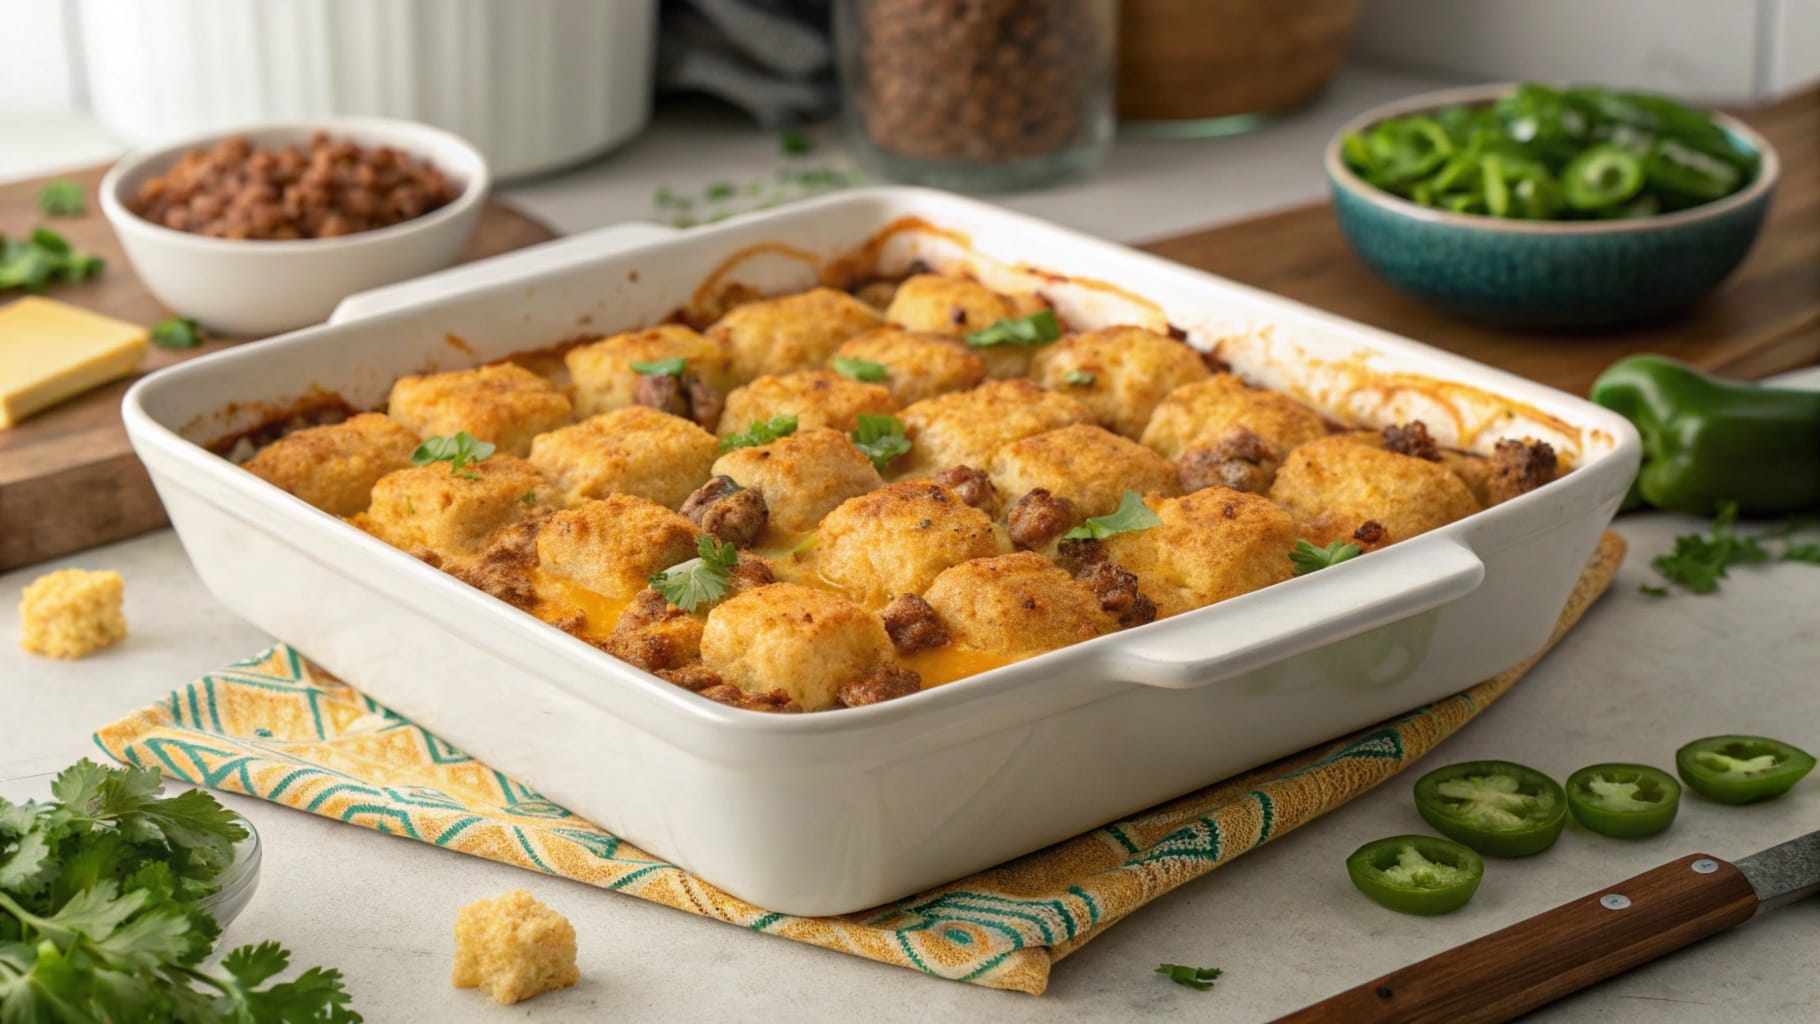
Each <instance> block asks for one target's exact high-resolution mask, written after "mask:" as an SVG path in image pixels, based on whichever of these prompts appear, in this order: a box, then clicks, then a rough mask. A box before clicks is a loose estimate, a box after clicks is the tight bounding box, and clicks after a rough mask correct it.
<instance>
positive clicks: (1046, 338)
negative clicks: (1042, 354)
mask: <svg viewBox="0 0 1820 1024" xmlns="http://www.w3.org/2000/svg"><path fill="white" fill-rule="evenodd" d="M1061 336H1062V325H1061V322H1060V321H1058V320H1056V318H1055V314H1054V313H1053V312H1051V311H1050V310H1047V309H1045V310H1041V311H1039V312H1036V313H1032V314H1030V315H1029V316H1019V317H1012V318H1010V319H1008V320H1000V321H999V322H998V323H995V324H993V325H992V326H991V327H986V328H983V329H981V330H977V331H974V332H973V333H971V334H969V335H967V344H969V345H971V346H973V347H974V348H992V347H993V346H995V345H1046V344H1048V343H1049V342H1052V341H1054V340H1055V339H1057V338H1059V337H1061Z"/></svg>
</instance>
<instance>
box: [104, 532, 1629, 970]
mask: <svg viewBox="0 0 1820 1024" xmlns="http://www.w3.org/2000/svg"><path fill="white" fill-rule="evenodd" d="M1623 555H1624V542H1623V541H1622V540H1621V539H1620V538H1619V537H1618V536H1617V535H1616V534H1611V533H1608V534H1606V535H1605V537H1604V539H1603V540H1602V541H1601V543H1600V545H1599V548H1598V551H1597V552H1596V553H1595V554H1594V556H1593V559H1592V561H1591V563H1589V564H1588V566H1587V568H1586V572H1585V574H1584V575H1582V576H1581V577H1580V581H1579V584H1578V585H1577V586H1576V587H1575V588H1574V592H1573V596H1572V598H1571V599H1569V601H1568V603H1567V607H1566V608H1565V609H1564V610H1563V611H1562V613H1561V619H1560V622H1559V623H1558V624H1557V626H1556V627H1555V632H1554V635H1553V636H1552V637H1551V638H1550V640H1549V646H1553V644H1554V642H1555V641H1556V640H1559V639H1560V638H1561V637H1562V636H1563V635H1565V634H1566V632H1567V631H1568V630H1569V629H1570V628H1572V627H1573V625H1574V623H1575V622H1577V621H1579V619H1580V616H1581V614H1582V613H1584V612H1585V611H1586V609H1587V608H1588V607H1589V606H1590V605H1591V604H1592V603H1593V601H1594V600H1596V599H1597V598H1598V596H1599V595H1600V594H1601V593H1603V592H1604V590H1605V588H1606V587H1607V585H1609V584H1610V583H1611V579H1612V575H1613V574H1614V573H1615V572H1616V571H1617V567H1618V563H1619V562H1620V561H1621V560H1622V558H1623ZM1546 650H1547V648H1544V650H1543V651H1541V652H1537V654H1536V655H1535V657H1534V658H1531V659H1530V660H1529V661H1526V662H1524V663H1523V664H1521V665H1518V666H1517V667H1516V668H1513V669H1511V670H1510V671H1508V672H1505V673H1504V674H1503V675H1500V676H1498V677H1497V678H1495V679H1490V680H1487V681H1485V682H1483V683H1480V684H1479V685H1477V686H1475V687H1473V688H1472V689H1470V690H1467V691H1465V692H1464V693H1461V694H1458V695H1456V696H1453V697H1450V698H1448V699H1446V700H1443V701H1439V702H1437V703H1435V704H1431V705H1429V706H1428V707H1425V708H1422V709H1421V710H1419V711H1416V712H1413V713H1411V714H1409V715H1406V716H1404V717H1402V718H1399V719H1396V720H1394V721H1390V722H1385V723H1384V724H1382V725H1379V726H1377V727H1376V728H1373V729H1368V730H1366V731H1364V732H1361V733H1358V734H1356V735H1353V736H1349V737H1347V738H1345V739H1342V740H1339V741H1337V742H1334V743H1330V744H1327V745H1325V746H1322V747H1319V748H1316V749H1313V750H1309V751H1305V752H1304V753H1301V754H1298V755H1296V756H1294V757H1290V758H1286V759H1284V760H1282V761H1278V762H1276V763H1274V764H1270V765H1266V766H1264V767H1262V768H1258V769H1255V770H1253V771H1251V772H1247V773H1246V774H1244V775H1240V776H1237V777H1234V778H1231V779H1228V780H1226V781H1225V782H1222V783H1220V784H1218V785H1216V786H1213V787H1211V788H1209V789H1205V790H1202V791H1200V792H1198V793H1194V794H1192V795H1189V796H1185V797H1182V798H1180V799H1178V800H1173V801H1171V802H1169V803H1167V804H1163V805H1161V806H1158V807H1154V808H1152V809H1150V810H1149V811H1146V812H1144V813H1143V814H1140V815H1138V816H1136V817H1133V818H1129V819H1127V820H1124V821H1119V822H1115V823H1113V824H1110V825H1107V826H1105V827H1103V828H1099V829H1095V830H1094V831H1092V832H1089V833H1087V834H1086V835H1083V836H1079V837H1076V838H1074V839H1071V840H1068V841H1067V842H1063V843H1059V844H1057V845H1055V846H1052V847H1050V848H1048V849H1046V850H1040V851H1038V852H1036V853H1033V854H1030V855H1028V856H1025V857H1021V858H1019V859H1017V860H1014V861H1011V862H1010V863H1007V864H1003V865H1001V866H999V867H996V868H992V869H990V870H987V871H982V872H980V873H979V874H976V875H974V876H972V877H970V878H964V879H961V880H959V881H957V882H952V883H950V884H948V885H944V886H942V887H940V888H937V889H934V890H931V891H929V892H926V893H923V894H921V895H919V896H915V897H912V898H910V899H906V900H903V901H901V902H898V903H895V904H892V905H890V906H885V907H879V908H877V909H874V910H871V911H866V912H863V913H858V914H848V915H845V916H842V917H829V918H800V917H791V916H789V915H785V914H777V913H771V912H769V911H766V910H765V909H764V908H763V907H756V906H753V905H752V904H750V903H746V902H744V901H743V900H739V899H736V898H734V897H732V896H729V895H727V894H726V893H724V892H721V891H720V890H719V889H716V888H715V887H714V886H712V885H709V884H708V883H707V882H704V881H702V880H701V879H699V878H696V877H694V876H692V875H690V874H688V873H687V872H685V871H683V870H682V869H680V868H678V867H676V866H674V865H671V864H666V863H664V862H663V861H661V860H659V859H658V858H656V857H653V856H651V855H649V854H647V853H645V852H643V851H642V850H639V849H637V848H635V847H634V846H632V845H631V844H630V843H627V842H624V841H622V840H620V839H619V838H618V837H616V836H613V835H611V834H609V833H607V832H604V831H602V830H600V829H599V828H596V827H595V826H593V825H591V824H589V823H588V822H586V821H584V820H582V819H580V818H577V817H575V816H574V815H572V814H570V813H569V812H568V811H566V810H564V809H563V808H561V807H558V806H556V805H554V804H552V803H551V802H550V801H548V800H545V799H544V798H543V797H541V796H539V795H538V794H537V793H536V792H535V791H534V790H532V789H530V788H528V787H526V786H524V785H523V784H521V783H518V782H515V781H513V780H512V779H509V778H507V777H505V776H504V775H501V774H500V773H498V772H495V771H493V770H491V769H489V768H487V767H486V766H485V765H483V764H480V763H479V762H477V761H474V760H473V759H472V758H469V757H467V756H466V755H464V754H462V753H461V752H460V751H459V750H456V749H454V748H452V747H450V746H449V745H448V744H447V743H445V742H443V741H442V740H440V739H438V738H437V737H435V736H433V735H431V734H430V733H428V732H426V731H424V730H423V729H420V728H418V727H417V726H415V725H413V724H411V723H410V722H409V721H406V720H405V719H404V718H401V717H400V716H398V715H396V714H394V713H393V712H391V711H390V710H388V709H386V708H385V707H383V706H381V705H380V704H378V703H377V702H375V701H373V700H371V699H370V698H367V697H365V696H363V695H362V694H361V693H360V692H359V691H357V690H355V689H354V688H353V687H351V686H348V685H347V684H346V683H343V682H340V681H339V680H336V679H334V678H332V677H330V676H328V675H327V674H325V673H323V672H322V671H321V670H318V669H314V668H312V667H311V666H310V665H309V664H307V663H306V662H305V661H304V660H303V659H302V658H301V657H299V656H298V654H297V652H296V651H294V650H292V649H291V648H289V647H286V646H284V645H282V644H280V645H278V646H276V647H274V648H272V649H271V650H269V651H267V652H265V653H264V654H261V655H259V656H257V657H255V658H252V659H250V660H248V661H244V662H241V663H239V664H237V665H231V666H229V667H228V668H227V669H225V670H223V671H221V672H217V673H214V674H213V675H208V676H204V677H203V678H201V679H199V680H197V681H196V682H194V683H191V684H189V685H188V686H186V687H183V688H181V689H179V690H175V691H173V692H172V693H171V695H170V697H169V698H168V699H166V700H164V701H161V702H159V703H158V704H155V705H153V706H151V707H148V708H145V709H144V710H142V711H138V712H136V713H134V714H132V715H129V716H128V717H126V718H124V719H122V720H120V721H119V722H116V723H114V724H113V725H110V726H107V727H106V728H104V729H102V730H100V731H99V732H97V733H96V734H95V741H96V742H97V743H98V744H100V746H101V748H102V749H103V750H105V751H107V753H108V754H110V755H112V756H113V757H115V758H117V759H119V760H121V761H125V762H128V763H131V764H135V765H143V766H154V767H157V768H159V769H161V770H163V771H164V772H165V773H166V774H169V775H172V776H174V777H176V778H179V779H183V780H185V781H187V782H191V783H195V784H197V785H202V786H212V787H216V788H219V789H224V790H229V791H232V792H237V793H246V794H249V795H252V796H257V797H261V798H263V799H266V800H271V801H273V802H275V803H280V804H284V805H285V806H287V807H294V808H298V809H300V810H306V811H309V812H311V813H314V814H320V815H323V816H325V817H330V818H335V819H338V820H340V821H346V822H350V823H353V824H356V825H363V826H365V827H367V828H371V829H376V830H378V831H380V832H385V833H389V834H394V835H402V836H408V837H410V838H412V839H415V840H417V841H419V842H425V843H434V844H436V845H437V846H444V847H447V848H449V849H452V850H459V851H461V852H462V853H468V854H473V855H476V856H480V857H486V858H488V859H490V860H497V861H502V862H504V863H507V864H513V865H516V866H518V867H522V868H528V869H531V870H536V871H543V872H546V873H549V874H553V875H562V876H564V877H566V878H572V879H575V880H577V881H582V882H586V883H588V884H590V885H596V886H599V887H601V888H603V889H614V890H618V891H621V892H625V893H629V894H631V895H633V896H637V897H639V898H640V899H646V900H651V901H653V902H656V903H662V904H665V905H667V906H671V907H675V908H676V909H678V910H686V911H688V912H690V913H692V914H700V915H702V916H704V917H715V918H719V919H720V920H722V921H726V922H728V923H731V924H736V925H740V926H742V927H745V928H749V929H751V930H752V931H755V932H767V933H770V934H772V935H781V936H783V937H785V938H789V939H795V940H797V941H798V942H807V943H812V944H814V945H817V946H824V947H827V948H829V949H837V950H840V951H842V952H845V953H852V954H855V955H858V956H863V957H869V958H871V959H873V960H879V961H882V962H884V963H890V964H897V965H899V966H902V967H908V968H912V969H914V970H918V971H922V972H924V973H925V974H932V975H936V976H938V977H942V978H950V979H955V980H959V981H967V982H972V983H973V984H976V985H987V986H991V987H994V988H1004V989H1014V990H1017V991H1020V992H1029V993H1031V994H1040V993H1041V992H1042V991H1043V989H1044V987H1045V986H1046V985H1047V984H1048V982H1049V970H1050V967H1051V966H1052V965H1053V964H1054V963H1055V962H1056V961H1058V960H1060V959H1061V958H1063V957H1065V956H1067V955H1068V954H1069V953H1072V952H1073V951H1075V950H1077V949H1079V948H1080V947H1081V946H1083V945H1085V944H1086V943H1087V942H1089V941H1091V940H1092V939H1093V938H1094V937H1095V936H1098V935H1100V934H1102V933H1104V932H1105V931H1106V929H1107V928H1109V927H1111V926H1112V925H1113V924H1114V923H1116V922H1118V921H1120V920H1122V919H1123V918H1124V917H1125V916H1126V915H1128V914H1130V913H1131V912H1132V911H1134V910H1137V909H1138V908H1139V907H1142V906H1143V905H1144V904H1146V903H1149V902H1150V901H1151V900H1154V899H1156V898H1158V897H1159V896H1162V895H1163V894H1164V893H1167V892H1169V891H1170V890H1172V889H1175V888H1176V887H1178V886H1180V885H1183V884H1185V883H1187V882H1189V881H1191V880H1193V879H1195V878H1199V877H1200V876H1202V875H1204V874H1206V873H1207V872H1209V871H1212V870H1213V869H1215V868H1217V867H1219V866H1220V865H1221V864H1224V863H1226V862H1227V861H1229V860H1231V859H1233V858H1234V857H1237V856H1239V855H1240V854H1242V853H1244V852H1245V851H1246V850H1250V849H1253V848H1255V847H1257V846H1260V845H1262V844H1263V843H1265V842H1268V841H1270V840H1272V839H1276V838H1279V837H1281V836H1282V835H1284V834H1285V833H1287V832H1289V831H1291V830H1293V829H1295V828H1297V827H1298V826H1301V825H1303V824H1306V823H1307V822H1309V821H1312V820H1314V819H1315V818H1317V817H1319V816H1320V815H1322V814H1324V813H1326V812H1327V811H1329V810H1332V809H1333V808H1335V807H1338V806H1340V805H1341V804H1343V803H1345V802H1346V801H1348V800H1351V799H1352V798H1353V797H1356V796H1358V795H1359V794H1361V793H1363V792H1365V791H1366V790H1368V789H1370V788H1372V787H1373V786H1376V785H1377V784H1378V783H1380V782H1383V781H1384V780H1386V779H1388V778H1390V777H1391V776H1393V775H1395V774H1396V773H1398V772H1400V771H1402V770H1403V769H1404V768H1406V767H1408V766H1409V765H1411V764H1413V763H1414V762H1415V761H1416V760H1417V759H1418V758H1420V757H1421V756H1422V755H1424V754H1426V753H1428V751H1430V750H1432V749H1434V746H1435V744H1437V743H1439V742H1440V741H1441V740H1443V739H1445V738H1446V737H1447V736H1448V735H1450V734H1451V733H1453V731H1454V730H1456V729H1458V728H1460V727H1461V726H1462V725H1465V724H1466V723H1467V722H1468V721H1470V720H1471V719H1472V718H1473V716H1475V715H1477V714H1478V713H1479V712H1480V711H1483V710H1484V709H1485V707H1486V705H1488V704H1490V703H1491V702H1492V701H1494V700H1496V699H1497V698H1498V697H1499V696H1500V695H1502V694H1503V693H1504V692H1505V691H1506V690H1508V689H1510V687H1511V685H1512V684H1514V683H1515V682H1516V681H1517V680H1518V679H1519V678H1521V677H1522V675H1523V673H1524V672H1525V671H1527V670H1528V669H1529V668H1530V666H1532V665H1534V664H1535V662H1536V661H1537V660H1538V659H1540V658H1541V657H1542V654H1543V653H1545V652H1546Z"/></svg>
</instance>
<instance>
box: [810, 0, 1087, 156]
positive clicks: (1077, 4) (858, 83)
mask: <svg viewBox="0 0 1820 1024" xmlns="http://www.w3.org/2000/svg"><path fill="white" fill-rule="evenodd" d="M1117 8H1118V3H1117V0H836V5H835V17H834V23H835V38H836V41H837V44H838V47H839V53H840V71H841V83H842V87H843V98H842V107H843V116H844V119H845V122H846V131H847V137H848V140H849V144H850V145H851V147H852V149H853V150H854V154H855V156H856V158H857V159H858V160H859V162H860V163H861V164H862V165H864V166H865V167H866V169H867V170H869V171H871V172H873V173H875V174H879V175H882V176H884V177H887V178H892V179H895V180H898V181H906V182H913V183H916V184H920V185H932V186H935V187H937V188H947V189H953V190H955V191H961V192H998V191H1012V190H1018V189H1029V188H1040V187H1042V186H1045V185H1052V184H1055V183H1056V182H1059V181H1063V180H1066V179H1068V178H1073V177H1077V176H1080V175H1084V174H1086V173H1087V172H1088V171H1090V170H1092V169H1093V167H1094V166H1095V165H1096V164H1097V163H1098V162H1099V160H1100V158H1101V157H1102V156H1103V155H1104V154H1105V151H1106V147H1107V146H1108V145H1109V144H1110V143H1111V141H1112V131H1113V81H1114V76H1113V62H1114V55H1115V54H1116V52H1117V13H1118V11H1117Z"/></svg>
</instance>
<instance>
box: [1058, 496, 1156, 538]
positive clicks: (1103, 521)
mask: <svg viewBox="0 0 1820 1024" xmlns="http://www.w3.org/2000/svg"><path fill="white" fill-rule="evenodd" d="M1161 522H1162V520H1161V519H1158V518H1157V516H1156V513H1155V512H1152V511H1151V510H1150V506H1149V505H1146V504H1144V496H1143V495H1141V494H1139V493H1138V492H1136V491H1126V492H1125V493H1124V495H1123V496H1122V497H1120V498H1119V507H1118V509H1117V510H1116V511H1114V512H1113V513H1112V514H1111V515H1105V516H1093V517H1092V518H1090V519H1088V520H1087V521H1086V522H1084V523H1082V524H1081V525H1079V526H1077V527H1075V528H1074V529H1072V530H1069V531H1068V532H1067V533H1065V534H1063V535H1062V536H1063V537H1064V538H1066V539H1068V540H1105V539H1106V538H1107V537H1111V536H1113V535H1114V534H1119V533H1136V532H1138V531H1139V530H1148V529H1150V528H1151V527H1152V526H1155V525H1157V524H1158V523H1161Z"/></svg>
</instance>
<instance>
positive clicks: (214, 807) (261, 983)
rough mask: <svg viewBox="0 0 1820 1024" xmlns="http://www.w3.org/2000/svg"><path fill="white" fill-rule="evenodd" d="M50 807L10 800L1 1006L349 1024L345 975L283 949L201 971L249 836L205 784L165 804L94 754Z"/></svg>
mask: <svg viewBox="0 0 1820 1024" xmlns="http://www.w3.org/2000/svg"><path fill="white" fill-rule="evenodd" d="M51 795H52V799H51V800H50V801H49V802H44V803H40V802H36V801H33V802H28V803H24V804H13V803H10V802H8V801H7V800H5V799H0V1007H3V1008H4V1016H5V1017H6V1019H8V1020H14V1019H17V1020H47V1021H48V1020H96V1021H100V1020H109V1021H151V1020H160V1021H162V1020H171V1021H183V1022H201V1021H228V1020H232V1021H239V1022H244V1024H279V1022H287V1024H288V1022H308V1024H318V1022H319V1024H346V1022H357V1021H359V1020H360V1019H361V1018H360V1015H359V1014H358V1013H355V1012H354V1011H353V1010H352V1009H350V1008H349V1007H348V1002H349V997H348V993H347V991H346V989H344V988H343V987H342V983H341V974H340V972H338V971H334V970H329V969H324V968H321V967H312V968H310V969H308V970H306V971H304V972H303V973H301V974H300V975H298V976H297V977H296V978H295V979H294V980H292V981H288V982H279V983H277V984H268V983H269V982H271V980H272V979H273V978H274V977H276V976H277V975H279V974H280V973H282V972H283V971H284V970H285V969H286V968H288V967H289V966H290V954H289V953H288V952H286V951H285V949H284V948H283V947H282V946H279V945H278V944H277V943H274V942H264V943H260V944H259V945H256V946H242V947H240V948H238V949H235V950H232V951H230V952H228V953H227V954H226V955H225V956H224V957H222V959H221V962H220V966H219V967H218V968H214V969H210V970H207V971H205V970H203V969H202V968H201V966H200V965H201V963H202V961H203V960H204V959H205V958H206V957H208V956H209V954H210V951H211V949H212V948H213V946H214V943H215V939H216V938H217V937H218V936H219V935H220V933H221V928H220V926H219V925H218V924H217V923H216V921H215V919H214V918H213V917H211V916H210V915H209V913H208V912H207V911H205V910H203V909H201V908H200V906H199V905H198V901H199V900H201V899H202V898H204V897H206V896H209V895H211V894H213V893H214V892H216V891H218V890H219V888H220V883H221V876H222V874H223V873H224V872H225V871H226V870H227V868H228V866H229V865H230V864H231V863H232V861H233V847H234V844H235V843H238V842H240V841H241V840H243V839H245V838H246V837H247V831H246V829H245V827H243V826H242V824H241V822H240V819H239V817H238V816H236V815H235V814H233V813H232V812H230V811H228V810H227V809H226V808H225V807H222V806H221V804H220V802H219V801H217V800H216V799H215V797H214V796H213V795H211V794H209V793H208V792H206V791H205V790H200V789H196V790H189V791H186V792H183V793H179V794H177V795H176V796H168V797H167V796H165V795H164V791H163V785H162V783H161V782H160V780H159V776H158V773H157V772H156V771H153V770H149V769H144V768H105V767H103V766H101V765H98V764H96V763H94V762H93V761H89V760H87V759H84V760H82V761H78V762H77V763H75V764H74V765H71V766H70V767H69V768H67V769H65V770H64V771H63V772H62V773H61V774H60V775H58V776H57V780H56V781H55V782H54V783H52V785H51Z"/></svg>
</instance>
